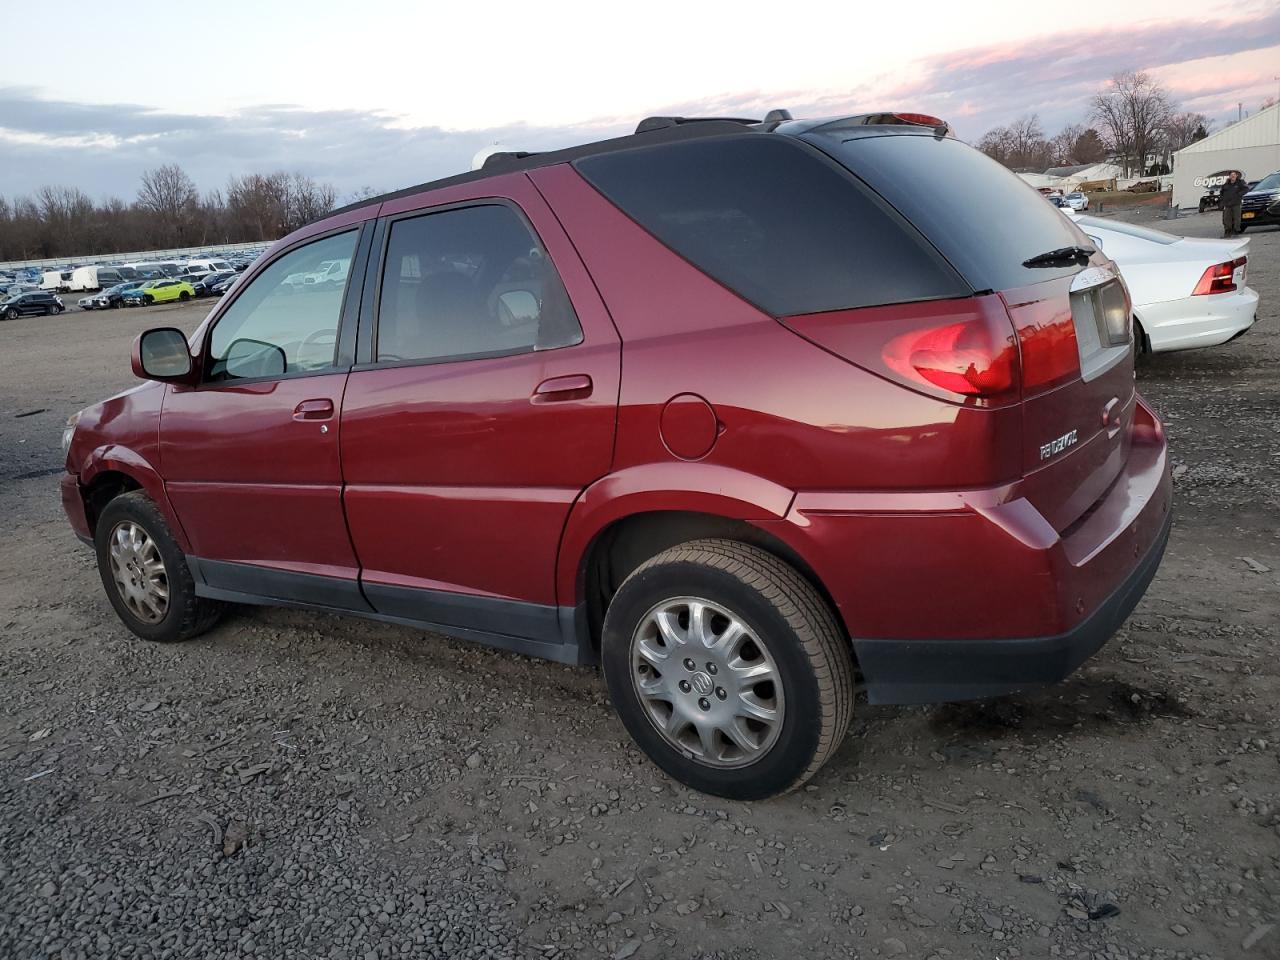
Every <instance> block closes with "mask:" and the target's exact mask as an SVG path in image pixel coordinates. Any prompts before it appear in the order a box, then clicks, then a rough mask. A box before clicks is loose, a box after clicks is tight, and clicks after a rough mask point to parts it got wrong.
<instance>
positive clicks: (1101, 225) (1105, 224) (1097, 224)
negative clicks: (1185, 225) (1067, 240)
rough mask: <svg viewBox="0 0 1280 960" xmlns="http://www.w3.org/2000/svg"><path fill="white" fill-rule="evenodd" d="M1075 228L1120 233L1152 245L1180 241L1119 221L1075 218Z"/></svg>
mask: <svg viewBox="0 0 1280 960" xmlns="http://www.w3.org/2000/svg"><path fill="white" fill-rule="evenodd" d="M1076 226H1078V227H1079V228H1080V229H1081V230H1085V231H1086V232H1087V231H1088V230H1090V229H1101V230H1110V231H1111V232H1112V233H1122V234H1124V235H1125V236H1126V237H1137V238H1138V239H1139V240H1150V241H1151V242H1152V243H1163V244H1165V245H1166V246H1167V245H1168V244H1171V243H1177V242H1178V241H1179V240H1181V239H1182V238H1181V237H1175V236H1174V235H1173V234H1172V233H1165V232H1164V231H1163V230H1153V229H1151V227H1140V226H1138V225H1137V224H1136V223H1122V222H1121V221H1119V220H1101V219H1099V218H1098V217H1076Z"/></svg>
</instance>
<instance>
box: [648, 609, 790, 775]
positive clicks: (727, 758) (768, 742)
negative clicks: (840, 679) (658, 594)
mask: <svg viewBox="0 0 1280 960" xmlns="http://www.w3.org/2000/svg"><path fill="white" fill-rule="evenodd" d="M630 661H631V681H632V684H633V687H634V689H635V692H636V695H637V696H638V697H639V699H640V703H641V705H642V706H643V708H644V711H645V714H646V715H647V716H648V718H649V720H650V722H652V723H653V725H654V727H655V728H657V730H658V732H659V733H660V734H662V736H663V738H665V739H666V740H667V742H668V743H669V744H671V745H672V746H673V747H675V748H676V749H677V750H679V751H680V752H681V753H683V754H685V755H686V756H688V757H690V758H691V759H694V760H697V761H699V762H701V763H705V764H708V765H709V766H714V767H743V766H746V765H748V764H750V763H753V762H754V761H756V760H758V759H760V758H761V757H763V756H764V755H765V754H766V753H767V752H768V751H769V748H770V747H772V746H773V744H774V742H775V741H776V740H777V738H778V734H779V733H780V732H781V730H782V720H783V713H784V706H785V705H784V703H783V693H782V683H781V678H780V676H779V674H778V667H777V664H776V663H775V662H774V659H773V657H772V656H771V655H770V654H769V650H768V648H767V647H766V646H765V644H764V641H763V640H761V638H760V637H759V636H758V635H757V634H756V633H755V632H754V631H753V630H752V629H751V628H750V627H749V626H748V625H747V624H746V623H745V622H744V621H743V620H742V619H741V618H740V617H738V616H736V615H735V614H734V613H733V612H731V611H730V610H728V609H726V608H724V607H722V606H720V605H718V604H715V603H711V602H710V601H708V600H702V599H699V598H696V597H678V598H675V599H670V600H664V601H662V602H661V603H659V604H657V605H656V606H654V607H653V608H652V609H651V610H650V611H649V612H648V613H647V614H645V616H644V617H643V618H642V619H641V620H640V624H639V626H638V627H637V628H636V631H635V633H634V634H633V635H632V638H631V657H630Z"/></svg>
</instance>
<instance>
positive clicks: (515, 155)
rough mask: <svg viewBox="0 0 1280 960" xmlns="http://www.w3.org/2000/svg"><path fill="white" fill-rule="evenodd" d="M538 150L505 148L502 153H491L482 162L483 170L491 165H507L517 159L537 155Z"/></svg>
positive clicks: (481, 167)
mask: <svg viewBox="0 0 1280 960" xmlns="http://www.w3.org/2000/svg"><path fill="white" fill-rule="evenodd" d="M537 155H538V151H536V150H504V151H502V152H501V153H491V154H489V155H488V156H487V157H485V158H484V162H483V163H482V164H480V169H481V170H487V169H489V168H491V167H501V166H506V165H507V164H509V163H514V162H515V161H516V160H523V159H524V158H525V157H536V156H537Z"/></svg>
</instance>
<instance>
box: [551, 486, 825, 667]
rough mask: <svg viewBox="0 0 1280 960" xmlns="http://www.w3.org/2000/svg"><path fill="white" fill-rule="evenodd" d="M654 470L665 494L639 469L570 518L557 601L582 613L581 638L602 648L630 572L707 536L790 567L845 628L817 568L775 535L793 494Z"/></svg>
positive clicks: (595, 491) (581, 503) (584, 500)
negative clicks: (614, 599) (608, 614)
mask: <svg viewBox="0 0 1280 960" xmlns="http://www.w3.org/2000/svg"><path fill="white" fill-rule="evenodd" d="M653 466H655V467H657V466H661V467H663V468H664V470H663V473H664V474H665V479H666V481H667V483H666V486H665V487H664V488H663V489H661V490H658V491H655V490H654V489H653V488H652V487H649V486H647V481H648V480H649V479H652V478H655V477H656V476H657V473H656V472H655V471H650V470H647V469H646V468H633V471H634V472H633V471H623V472H621V473H619V474H614V475H611V476H610V477H606V478H605V479H604V480H601V481H599V482H597V483H596V484H594V485H593V486H591V487H589V488H588V489H587V491H586V492H585V493H584V494H583V495H582V496H581V497H580V498H579V499H578V501H577V502H576V503H575V504H574V508H573V510H572V511H571V512H570V515H569V518H568V520H567V522H566V524H565V532H564V535H563V536H562V538H561V548H560V555H559V559H558V564H557V595H558V596H559V597H560V604H561V605H562V606H569V607H572V608H574V609H575V610H577V611H578V616H579V618H580V619H581V622H580V625H579V627H580V631H579V637H580V638H582V639H586V638H589V639H590V643H591V645H592V647H593V648H595V647H596V646H597V645H598V643H599V637H600V626H601V624H602V622H603V617H604V610H605V608H606V607H607V605H608V601H609V598H610V597H611V596H612V595H613V592H615V591H616V590H617V587H618V586H619V585H620V584H621V582H622V581H623V580H624V579H625V578H626V577H627V576H628V575H629V574H630V573H631V571H633V570H635V569H636V568H637V567H638V566H640V565H641V564H642V563H644V561H646V560H648V559H649V558H650V557H653V556H655V555H657V554H658V553H661V552H662V551H663V550H666V549H667V548H669V547H672V546H675V545H676V544H679V543H685V542H688V541H691V540H701V539H707V538H717V539H726V540H734V541H738V542H741V543H747V544H750V545H752V546H755V547H758V548H759V549H761V550H764V551H765V552H767V553H769V554H772V555H773V556H776V557H778V558H779V559H780V560H782V561H784V562H786V563H788V564H790V565H791V566H792V567H793V568H795V569H796V571H797V572H799V574H800V575H801V576H802V577H804V578H805V579H806V580H807V581H808V582H809V583H810V584H812V585H813V587H814V588H815V589H816V590H817V591H818V593H819V595H820V596H821V597H822V598H823V600H824V602H826V603H827V605H828V607H829V608H830V609H831V611H832V613H833V614H834V615H835V617H836V619H837V622H841V623H843V620H842V619H841V618H840V614H839V608H838V607H837V605H836V604H835V602H834V600H833V598H832V597H831V595H830V593H829V591H828V590H827V588H826V586H825V585H824V584H823V582H822V580H821V578H820V577H819V576H818V574H817V572H816V571H815V570H814V568H813V566H812V565H811V564H810V563H809V562H808V561H807V560H806V559H805V558H804V557H803V556H802V555H801V554H800V553H799V552H798V551H797V550H796V549H795V548H794V547H793V546H791V545H790V544H788V543H787V542H786V541H785V540H784V539H783V538H782V537H781V536H779V535H778V534H777V533H775V532H773V531H771V530H770V525H771V524H779V523H782V522H784V521H785V519H786V516H787V512H788V510H789V509H790V506H791V502H792V501H793V500H794V496H795V495H794V493H793V492H792V491H790V490H787V489H786V488H784V487H781V486H779V485H777V484H774V483H772V482H771V481H767V480H764V479H762V478H759V477H754V476H751V475H748V474H742V473H740V472H738V471H734V470H731V469H728V468H724V467H716V466H712V465H705V464H684V465H681V466H680V467H677V468H675V469H674V470H672V469H669V468H670V467H671V465H669V464H662V465H653ZM624 474H630V475H628V476H624ZM677 476H678V478H679V482H678V483H674V482H673V481H674V480H676V478H677ZM584 632H585V634H586V638H583V633H584Z"/></svg>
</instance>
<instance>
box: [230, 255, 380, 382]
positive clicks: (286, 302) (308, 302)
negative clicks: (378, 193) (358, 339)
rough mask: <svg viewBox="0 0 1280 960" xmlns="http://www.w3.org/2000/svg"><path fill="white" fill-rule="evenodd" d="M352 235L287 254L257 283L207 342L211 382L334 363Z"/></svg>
mask: <svg viewBox="0 0 1280 960" xmlns="http://www.w3.org/2000/svg"><path fill="white" fill-rule="evenodd" d="M356 234H357V231H355V230H351V231H348V232H347V233H340V234H337V235H336V236H332V237H326V238H325V239H323V240H317V241H315V242H314V243H309V244H307V245H306V246H303V247H299V248H298V249H297V250H293V251H290V252H289V253H287V254H285V255H284V256H283V257H281V258H280V259H278V260H276V261H275V262H274V263H272V264H271V265H270V266H269V267H267V268H266V269H265V270H263V271H262V273H260V274H258V276H256V277H254V279H253V281H252V282H251V283H250V284H249V285H248V286H247V287H245V289H244V290H243V291H242V292H241V294H240V296H239V297H237V298H236V300H235V302H234V303H232V304H231V306H230V307H228V308H227V312H226V313H224V314H223V315H222V316H221V317H220V318H219V319H218V323H217V325H216V326H215V327H214V328H213V334H212V336H211V337H210V338H209V366H208V377H207V378H208V379H209V380H215V381H217V380H238V379H245V378H250V377H271V376H284V375H285V374H290V373H307V372H311V371H316V370H325V369H328V368H330V367H332V366H333V365H334V362H335V357H336V354H337V349H338V321H339V319H340V318H341V314H342V298H343V294H344V293H345V291H346V288H347V274H348V273H349V272H350V266H351V258H352V256H353V255H354V253H355V247H356Z"/></svg>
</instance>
